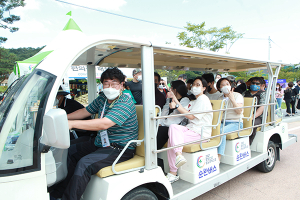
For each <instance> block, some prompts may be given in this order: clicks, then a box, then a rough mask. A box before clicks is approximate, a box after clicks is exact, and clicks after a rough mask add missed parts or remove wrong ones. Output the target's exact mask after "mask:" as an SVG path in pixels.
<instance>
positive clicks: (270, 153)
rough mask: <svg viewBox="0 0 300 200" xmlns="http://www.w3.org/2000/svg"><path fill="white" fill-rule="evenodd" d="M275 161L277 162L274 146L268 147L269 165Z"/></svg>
mask: <svg viewBox="0 0 300 200" xmlns="http://www.w3.org/2000/svg"><path fill="white" fill-rule="evenodd" d="M274 162H275V150H274V149H273V148H272V147H270V148H269V149H268V159H267V165H268V167H272V165H273V164H274Z"/></svg>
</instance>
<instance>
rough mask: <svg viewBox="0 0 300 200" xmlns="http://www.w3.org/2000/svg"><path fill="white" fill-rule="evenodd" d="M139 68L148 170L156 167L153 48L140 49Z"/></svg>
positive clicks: (144, 47)
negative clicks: (140, 67)
mask: <svg viewBox="0 0 300 200" xmlns="http://www.w3.org/2000/svg"><path fill="white" fill-rule="evenodd" d="M141 48H142V50H141V66H142V74H143V109H144V110H143V111H144V135H145V139H144V142H145V168H146V170H150V169H153V168H156V167H157V155H156V154H155V153H153V151H155V150H156V125H155V120H154V119H152V118H153V117H155V107H154V106H155V93H154V60H153V47H147V46H142V47H141Z"/></svg>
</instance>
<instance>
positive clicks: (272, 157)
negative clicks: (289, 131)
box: [257, 141, 277, 173]
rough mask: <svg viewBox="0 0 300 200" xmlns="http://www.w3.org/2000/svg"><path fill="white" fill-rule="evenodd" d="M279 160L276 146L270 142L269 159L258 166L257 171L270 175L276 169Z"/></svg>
mask: <svg viewBox="0 0 300 200" xmlns="http://www.w3.org/2000/svg"><path fill="white" fill-rule="evenodd" d="M276 159H277V152H276V145H275V143H274V142H273V141H269V144H268V158H267V159H266V160H265V161H263V162H261V163H260V164H258V165H257V169H258V170H259V171H261V172H265V173H268V172H270V171H272V170H273V169H274V167H275V163H276Z"/></svg>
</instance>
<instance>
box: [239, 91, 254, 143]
mask: <svg viewBox="0 0 300 200" xmlns="http://www.w3.org/2000/svg"><path fill="white" fill-rule="evenodd" d="M254 105H257V97H253V100H252V106H254ZM253 110H254V112H253ZM252 115H254V116H255V115H256V109H254V107H252V108H251V111H250V116H249V117H242V119H247V121H249V120H250V119H251V118H253V117H252ZM240 123H241V119H240V120H239V130H240ZM254 123H255V119H252V126H254ZM252 133H253V129H252V130H251V133H250V134H249V135H251V134H252ZM237 134H238V136H239V138H240V137H248V136H249V135H245V136H240V131H239V132H238V133H237Z"/></svg>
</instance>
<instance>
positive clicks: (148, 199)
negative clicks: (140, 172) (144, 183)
mask: <svg viewBox="0 0 300 200" xmlns="http://www.w3.org/2000/svg"><path fill="white" fill-rule="evenodd" d="M121 200H157V197H156V195H155V194H154V193H153V192H152V191H151V190H149V189H147V188H145V187H138V188H135V189H133V190H131V191H130V192H128V193H127V194H126V195H125V196H124V197H123V198H122V199H121Z"/></svg>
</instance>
